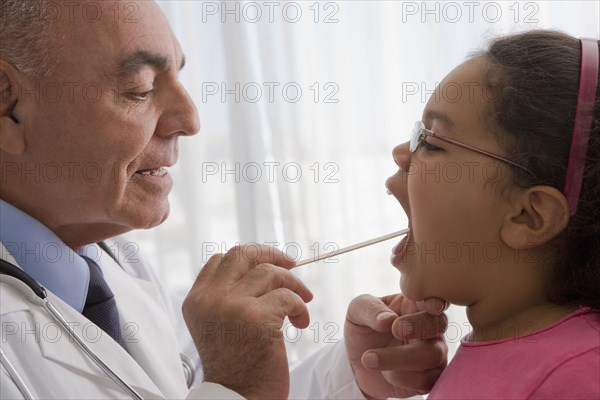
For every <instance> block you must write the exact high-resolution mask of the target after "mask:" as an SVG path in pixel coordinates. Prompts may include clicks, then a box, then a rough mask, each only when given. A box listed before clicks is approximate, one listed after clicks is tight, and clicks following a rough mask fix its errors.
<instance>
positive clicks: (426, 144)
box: [420, 139, 442, 151]
mask: <svg viewBox="0 0 600 400" xmlns="http://www.w3.org/2000/svg"><path fill="white" fill-rule="evenodd" d="M420 145H421V146H423V148H424V149H425V150H428V151H441V150H442V149H441V148H439V147H437V146H434V145H432V144H431V143H429V142H428V141H427V140H425V139H421V143H420Z"/></svg>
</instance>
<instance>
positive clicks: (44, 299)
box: [0, 252, 194, 400]
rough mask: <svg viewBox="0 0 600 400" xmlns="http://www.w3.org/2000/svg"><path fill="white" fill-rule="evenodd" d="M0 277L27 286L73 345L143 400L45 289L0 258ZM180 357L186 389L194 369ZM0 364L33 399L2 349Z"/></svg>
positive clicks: (182, 355) (132, 395) (21, 390)
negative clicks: (88, 343)
mask: <svg viewBox="0 0 600 400" xmlns="http://www.w3.org/2000/svg"><path fill="white" fill-rule="evenodd" d="M109 254H110V255H111V257H112V253H111V252H109ZM113 258H114V257H113ZM0 275H8V276H11V277H13V278H15V279H18V280H19V281H21V282H22V283H24V284H25V285H27V286H28V287H29V289H31V291H33V293H35V295H36V296H37V297H38V299H39V302H40V305H43V306H44V308H45V309H46V311H48V313H49V314H50V315H51V316H52V318H53V319H54V321H56V322H57V323H58V324H60V326H62V327H63V328H64V329H65V330H66V331H67V332H68V333H69V335H70V336H71V338H72V339H73V340H74V341H75V343H77V346H78V347H79V348H80V349H81V350H82V351H83V352H84V353H85V354H86V355H87V356H88V357H89V358H90V359H91V360H92V361H93V362H94V364H96V365H97V366H98V367H99V368H100V369H101V370H102V371H103V372H104V373H105V374H106V375H107V376H108V377H109V378H110V379H111V380H112V381H113V382H115V383H116V384H117V385H118V386H119V387H120V388H121V389H123V390H124V391H125V392H127V393H129V395H130V396H131V397H132V398H133V399H138V400H143V397H142V396H140V394H139V393H138V392H136V391H135V389H134V388H132V387H131V386H130V385H128V384H127V382H125V381H124V380H123V379H121V378H120V377H119V376H118V375H117V374H116V373H115V372H114V371H113V370H112V369H111V368H110V367H109V366H108V365H107V364H106V363H105V362H104V361H102V359H100V357H98V356H97V355H96V354H95V353H94V352H93V351H92V349H90V347H89V346H88V345H87V344H86V343H85V341H84V340H83V339H82V338H81V337H80V336H79V334H78V333H77V332H76V331H75V329H73V327H72V326H71V325H70V324H69V323H68V322H67V321H66V320H65V318H64V316H63V315H62V314H61V312H60V311H59V310H58V309H57V308H56V307H55V306H54V305H53V304H52V303H51V302H50V301H49V300H48V296H47V294H46V289H44V287H43V286H42V285H40V284H39V283H38V282H37V281H36V280H35V279H33V278H32V277H31V276H29V275H28V274H27V273H25V271H23V270H22V269H21V268H19V267H17V266H16V265H14V264H11V263H9V262H8V261H6V260H3V259H2V258H0ZM180 356H181V361H182V365H183V370H184V373H185V375H186V380H187V384H188V387H190V386H191V384H192V383H193V381H194V368H193V367H192V363H191V361H190V359H189V358H187V357H186V356H185V355H184V354H180ZM0 364H1V365H2V366H3V367H4V369H5V370H6V372H8V374H9V375H10V377H11V379H12V380H13V381H14V382H15V384H16V385H17V387H18V389H19V391H20V392H21V394H22V395H23V397H24V398H25V399H28V400H29V399H33V398H34V397H33V395H32V394H31V392H30V390H29V389H28V388H27V385H26V384H25V382H24V381H23V379H22V378H21V376H20V375H19V373H18V372H17V371H16V369H15V368H14V367H13V365H12V364H11V362H10V360H9V359H8V358H7V357H6V354H5V353H4V351H3V350H2V348H0Z"/></svg>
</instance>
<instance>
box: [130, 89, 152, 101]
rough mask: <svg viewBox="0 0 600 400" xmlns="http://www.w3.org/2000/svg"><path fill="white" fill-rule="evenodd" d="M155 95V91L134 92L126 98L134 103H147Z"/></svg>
mask: <svg viewBox="0 0 600 400" xmlns="http://www.w3.org/2000/svg"><path fill="white" fill-rule="evenodd" d="M153 94H154V89H152V90H148V91H147V92H132V93H127V94H126V96H127V98H128V99H129V100H133V101H145V100H148V99H149V98H150V97H152V95H153Z"/></svg>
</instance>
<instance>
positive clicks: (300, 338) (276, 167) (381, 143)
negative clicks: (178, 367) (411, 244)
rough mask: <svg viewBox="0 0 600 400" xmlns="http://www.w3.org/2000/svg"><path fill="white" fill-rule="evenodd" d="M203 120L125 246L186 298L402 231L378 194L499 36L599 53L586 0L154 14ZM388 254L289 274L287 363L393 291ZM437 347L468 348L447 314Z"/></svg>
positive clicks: (225, 7) (262, 5)
mask: <svg viewBox="0 0 600 400" xmlns="http://www.w3.org/2000/svg"><path fill="white" fill-rule="evenodd" d="M161 6H162V7H163V9H164V10H165V12H166V14H167V16H168V18H169V20H170V22H171V24H172V26H173V29H174V31H175V33H176V35H177V37H178V38H179V40H180V42H181V45H182V46H183V49H184V52H185V53H186V55H187V58H188V64H187V67H186V68H185V70H184V71H183V72H182V75H181V79H182V81H183V82H184V84H185V86H186V87H187V89H188V90H189V92H190V93H191V95H192V96H193V98H194V100H195V101H196V104H197V106H198V108H199V111H200V115H201V119H202V131H201V133H200V134H199V135H198V136H196V137H193V138H191V139H189V138H184V139H182V140H181V152H180V159H179V163H178V164H177V166H176V167H175V168H173V170H172V174H173V176H174V179H175V188H174V190H173V192H172V194H171V197H170V199H171V207H172V211H171V216H170V218H169V219H168V221H167V222H165V223H164V224H163V225H162V226H160V227H158V228H157V229H152V230H150V231H139V232H134V233H133V234H132V235H131V236H130V238H131V239H133V240H134V241H135V242H136V243H138V244H139V246H140V249H142V250H143V254H144V255H145V256H146V257H147V258H148V259H149V260H150V261H151V262H152V264H153V266H154V267H155V268H156V270H157V272H158V273H159V275H160V277H161V278H162V280H163V282H164V284H165V285H166V286H167V287H168V289H169V290H170V291H171V292H172V293H173V294H175V295H177V296H184V295H185V294H186V293H187V291H188V289H189V288H190V286H191V284H192V282H193V280H194V278H195V276H196V274H197V273H198V271H199V270H200V269H201V268H202V266H203V265H204V263H205V262H206V261H207V260H208V258H209V257H210V256H211V255H212V254H214V253H215V252H225V251H226V250H227V249H229V248H231V247H232V246H234V245H235V244H236V243H246V242H255V243H267V242H270V243H274V244H275V245H276V246H277V247H278V248H280V249H285V250H286V252H288V254H290V255H292V256H294V257H297V258H298V259H300V258H305V257H313V256H314V255H315V253H316V252H318V253H319V254H321V253H324V252H326V251H329V250H333V249H335V248H337V247H343V246H346V245H349V244H353V243H356V242H359V241H363V240H366V239H370V238H373V237H376V236H380V235H383V234H386V233H389V232H393V231H397V230H400V229H402V228H404V227H406V224H407V220H406V216H405V215H404V213H403V211H402V209H401V208H400V206H399V205H398V204H397V202H396V201H395V199H393V198H391V197H389V196H387V195H386V192H385V188H384V181H385V179H386V178H387V177H388V176H389V175H391V174H393V173H394V172H395V170H396V167H395V165H394V162H393V161H392V158H391V150H392V148H393V147H394V146H395V145H396V144H398V143H401V142H404V141H406V140H408V134H409V132H410V129H411V128H412V125H413V124H414V121H415V120H417V119H420V117H421V112H422V109H423V107H424V105H425V102H426V100H427V98H428V94H429V93H430V92H431V91H433V89H434V88H435V85H436V83H437V82H439V81H440V80H441V79H442V78H443V77H444V75H445V74H447V73H448V72H449V71H450V70H451V69H452V68H454V67H455V66H456V65H458V64H459V63H461V62H462V61H464V59H465V57H466V56H467V55H468V54H469V52H471V51H473V50H477V49H480V48H481V47H482V46H483V45H484V43H485V41H486V40H487V39H489V38H491V37H493V36H496V35H498V34H501V33H507V32H513V31H521V30H529V29H535V28H556V29H560V30H563V31H565V32H567V33H570V34H572V35H576V36H587V37H594V38H598V36H599V30H600V28H599V22H598V21H599V15H600V11H599V6H598V2H597V1H547V2H516V1H506V2H505V1H502V2H420V1H419V2H402V1H319V2H317V1H298V2H280V1H271V2H268V1H267V2H261V1H258V2H246V1H243V2H238V1H226V2H221V1H215V2H212V1H206V2H202V1H194V0H190V1H162V2H161ZM394 244H395V241H394V240H392V241H389V242H385V243H381V244H379V245H376V246H372V247H371V248H365V249H363V250H360V251H356V252H354V253H350V254H347V255H343V256H339V257H337V258H336V259H334V260H332V262H328V263H327V262H321V263H318V264H312V265H308V266H306V267H302V268H299V269H298V270H297V271H296V272H295V273H296V274H297V275H298V276H299V277H300V278H301V279H303V280H304V282H306V284H307V285H308V286H309V287H310V288H311V290H312V291H313V292H314V294H315V299H314V300H313V301H312V303H310V305H309V310H310V313H311V317H312V318H311V326H310V328H309V329H306V330H303V331H296V330H295V329H292V328H291V327H290V326H289V325H286V327H285V334H286V338H287V344H288V351H289V355H290V359H291V360H292V361H294V360H298V359H302V358H305V357H306V356H308V355H309V354H310V353H311V352H313V351H315V350H316V349H318V348H319V347H321V346H324V345H326V344H327V343H330V342H334V341H337V340H339V339H341V338H342V331H343V321H344V317H345V312H346V308H347V305H348V303H349V302H350V300H351V299H352V298H354V297H355V296H357V295H359V294H362V293H371V294H374V295H378V296H379V295H385V294H391V293H395V292H397V291H398V290H399V288H398V282H399V273H398V271H397V270H395V269H394V268H393V267H392V266H391V265H390V264H389V255H390V249H391V248H392V246H393V245H394ZM449 316H450V328H449V330H448V333H447V335H446V336H447V340H448V342H449V345H450V347H451V351H454V349H455V347H456V345H457V344H458V342H459V339H460V337H462V336H464V335H465V334H467V333H468V331H469V327H468V323H466V318H465V316H464V310H462V309H461V308H458V307H452V308H451V309H450V311H449Z"/></svg>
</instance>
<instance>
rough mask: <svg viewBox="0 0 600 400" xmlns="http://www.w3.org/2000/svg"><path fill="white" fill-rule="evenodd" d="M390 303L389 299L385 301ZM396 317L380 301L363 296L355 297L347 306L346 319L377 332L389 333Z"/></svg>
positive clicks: (372, 297)
mask: <svg viewBox="0 0 600 400" xmlns="http://www.w3.org/2000/svg"><path fill="white" fill-rule="evenodd" d="M387 300H388V301H390V302H391V301H392V299H391V298H389V299H387ZM397 317H398V314H396V313H395V312H394V311H393V310H392V309H391V308H390V307H389V306H388V305H387V304H385V303H384V302H383V301H382V299H379V298H377V297H374V296H371V295H369V294H363V295H361V296H358V297H356V298H355V299H354V300H352V302H351V303H350V306H348V313H347V315H346V319H347V320H348V321H349V322H351V323H353V324H355V325H360V326H368V327H369V328H371V329H373V330H374V331H377V332H389V330H390V327H391V325H392V323H393V321H394V319H396V318H397Z"/></svg>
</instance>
